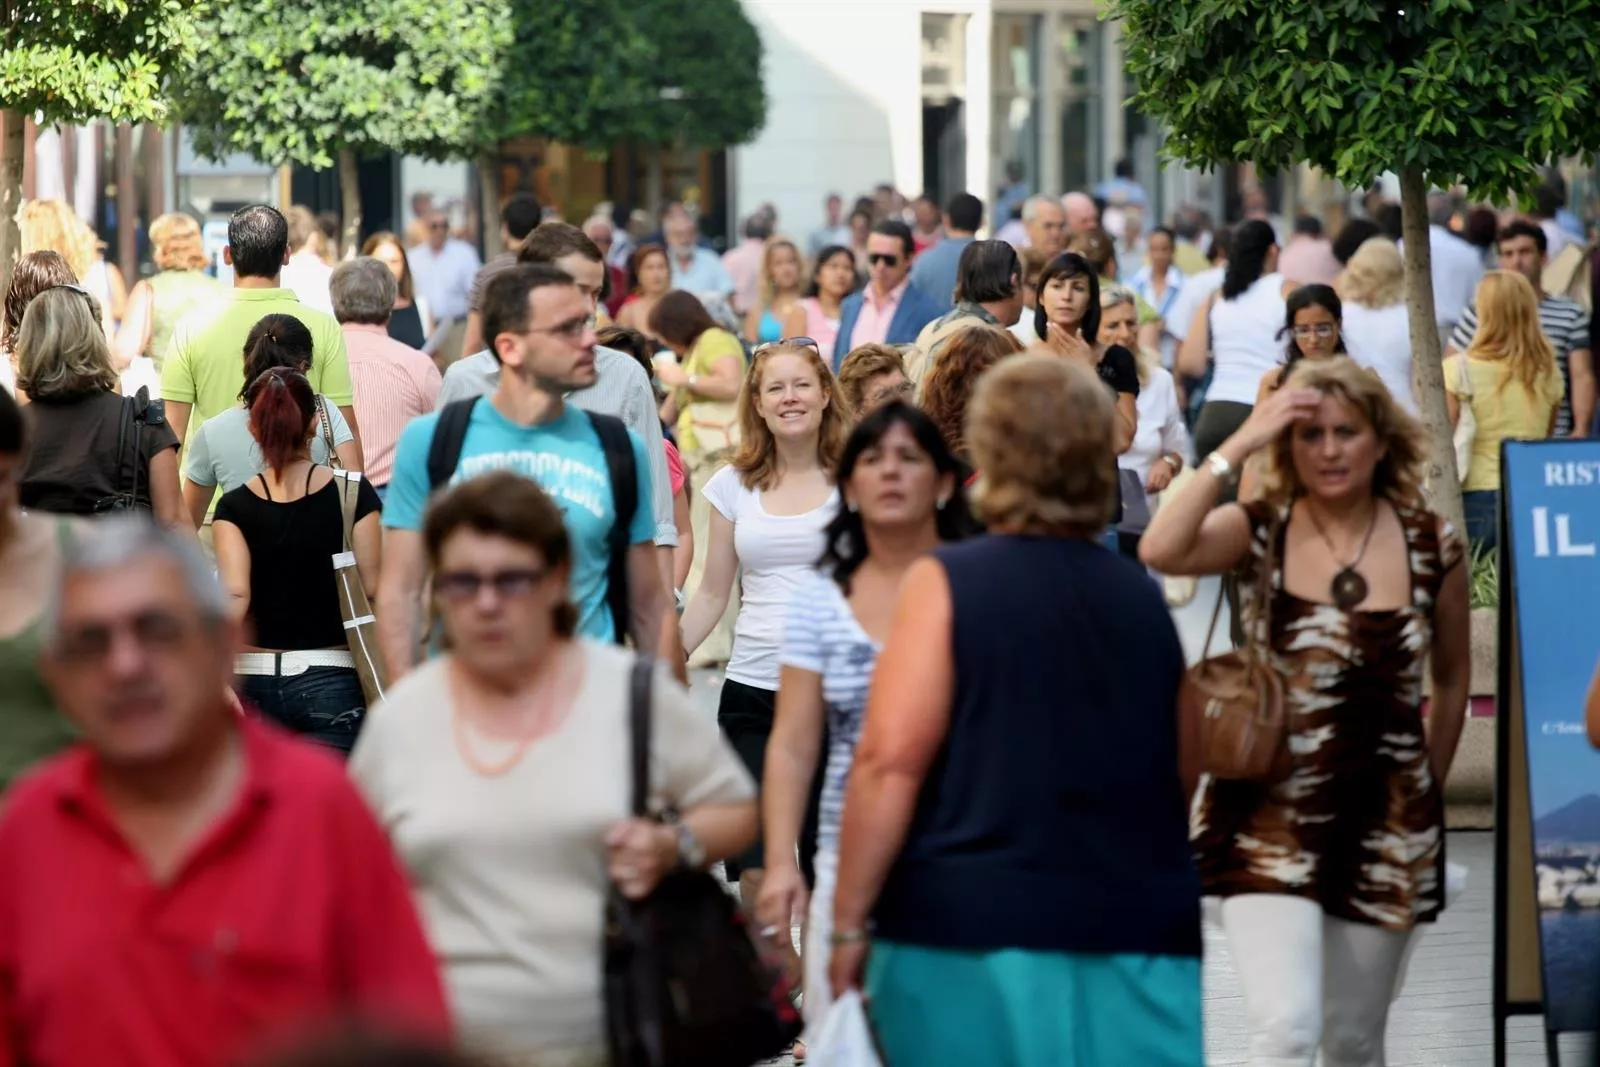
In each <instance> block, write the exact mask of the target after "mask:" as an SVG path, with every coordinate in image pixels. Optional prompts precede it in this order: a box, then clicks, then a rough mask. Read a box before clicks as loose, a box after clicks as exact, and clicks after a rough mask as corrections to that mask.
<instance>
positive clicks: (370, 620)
mask: <svg viewBox="0 0 1600 1067" xmlns="http://www.w3.org/2000/svg"><path fill="white" fill-rule="evenodd" d="M333 477H334V480H335V481H337V482H338V483H339V511H340V518H341V525H342V526H343V527H344V537H343V539H342V540H343V545H344V549H343V551H341V552H337V553H335V554H334V557H333V580H334V582H335V583H336V584H337V586H338V589H339V614H340V615H342V616H343V617H344V635H345V641H346V643H347V644H348V645H349V646H350V658H351V659H353V660H355V666H356V674H357V675H358V676H359V677H360V679H361V691H362V692H363V693H365V694H366V696H367V708H368V709H369V710H370V709H371V708H374V707H376V706H377V705H378V703H379V702H380V701H382V700H383V696H384V691H385V690H386V689H387V688H388V683H389V674H388V670H387V664H386V663H385V662H384V659H383V654H382V652H380V651H379V649H378V620H377V617H376V616H375V615H374V614H373V611H372V603H371V602H370V601H369V600H368V599H367V591H366V589H365V587H363V586H362V584H361V574H360V572H359V571H358V570H357V569H356V550H355V542H354V537H355V533H354V531H355V525H356V495H357V493H358V492H359V488H360V483H361V472H360V471H345V470H335V471H334V474H333Z"/></svg>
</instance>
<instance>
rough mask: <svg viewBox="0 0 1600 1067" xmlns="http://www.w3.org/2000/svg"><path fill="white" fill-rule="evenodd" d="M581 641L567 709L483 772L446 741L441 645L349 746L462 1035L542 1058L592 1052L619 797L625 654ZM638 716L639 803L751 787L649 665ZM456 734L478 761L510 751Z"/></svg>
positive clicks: (625, 782) (703, 799)
mask: <svg viewBox="0 0 1600 1067" xmlns="http://www.w3.org/2000/svg"><path fill="white" fill-rule="evenodd" d="M579 647H580V648H581V649H582V651H583V656H584V677H583V682H582V685H581V686H580V688H579V690H578V694H577V696H576V698H575V699H574V701H573V705H572V710H571V712H570V713H569V714H568V716H567V718H566V720H565V721H563V722H562V723H561V724H560V725H559V726H557V727H556V729H555V730H554V732H552V733H550V734H548V735H547V736H545V737H543V738H541V739H539V740H538V741H535V742H534V743H533V744H532V745H531V746H530V747H529V748H528V750H527V753H526V754H525V755H524V756H523V758H522V761H521V762H520V763H518V764H517V765H515V766H513V767H512V768H511V769H510V770H508V771H506V772H505V773H504V774H501V775H499V776H497V777H485V776H484V775H481V774H479V773H477V772H475V771H474V770H472V769H471V768H470V767H469V766H468V765H467V763H466V761H465V760H464V759H463V758H462V756H461V749H460V748H459V747H458V745H457V742H456V740H455V736H454V723H453V717H452V712H451V696H450V686H449V662H450V661H449V658H448V657H445V658H441V659H436V660H433V661H432V662H430V663H426V664H424V665H423V666H421V667H419V668H418V669H417V670H416V671H415V672H413V673H412V674H410V675H408V676H407V677H406V678H404V679H403V680H402V681H400V682H399V683H398V684H397V685H395V686H394V687H393V688H392V689H390V690H389V695H388V699H387V700H385V701H384V702H383V704H381V705H380V706H378V707H377V708H375V709H373V711H372V712H371V714H369V715H368V716H367V719H366V723H365V725H364V726H363V727H362V730H361V738H360V740H359V741H358V742H357V744H356V748H355V752H354V753H353V754H352V755H351V758H350V773H351V774H352V775H353V776H354V778H355V780H356V785H357V786H358V787H359V788H360V790H361V792H362V794H363V795H364V796H365V797H366V799H367V803H368V804H369V805H371V807H372V810H373V811H374V813H376V815H377V817H378V821H379V822H380V823H381V824H382V825H383V828H384V830H385V831H386V832H387V833H388V835H389V839H390V841H391V842H392V843H393V845H394V848H395V852H396V853H397V854H398V855H399V857H400V860H401V862H402V863H404V864H405V867H406V871H407V873H408V874H409V875H410V877H411V884H412V886H413V887H414V890H415V893H416V900H417V906H418V910H419V911H420V912H421V914H422V919H423V923H424V925H425V927H426V929H427V932H428V941H429V943H430V944H431V945H432V946H433V949H434V952H435V953H437V955H438V957H439V963H440V966H441V969H442V972H443V976H444V983H445V989H446V992H447V993H448V995H449V998H450V1008H451V1015H452V1018H453V1019H454V1022H455V1024H456V1026H457V1028H458V1030H459V1031H460V1036H461V1037H463V1038H464V1039H466V1040H467V1041H469V1042H472V1043H473V1044H482V1045H486V1046H488V1047H489V1048H490V1049H492V1050H496V1051H503V1052H505V1053H508V1054H510V1055H513V1056H521V1057H531V1058H533V1059H534V1061H535V1062H538V1063H541V1064H544V1063H550V1064H566V1063H583V1064H589V1063H602V1062H604V1048H605V1041H604V1030H603V1025H602V1024H603V1009H602V1005H601V988H600V986H601V975H602V973H603V966H602V961H601V945H602V935H603V930H602V923H603V918H604V910H605V895H606V887H607V884H608V880H607V873H606V848H605V844H604V839H605V835H606V832H607V831H608V830H609V829H610V828H611V827H612V826H613V825H615V824H616V823H617V822H618V821H620V820H622V819H624V818H626V817H627V816H628V813H629V803H630V797H629V771H628V766H629V751H630V750H629V743H630V735H629V725H628V686H629V675H630V673H631V669H632V666H633V654H632V653H631V652H627V651H625V650H623V649H620V648H616V647H614V646H611V645H605V644H599V643H592V642H589V641H581V642H580V644H579ZM654 720H655V721H654V723H653V725H652V730H651V756H650V771H651V775H650V777H651V794H652V797H651V799H652V803H653V804H659V805H661V806H664V807H668V806H669V807H673V808H676V809H679V810H687V809H689V808H693V807H696V806H698V805H700V804H707V803H730V802H734V801H740V800H747V799H749V798H750V797H752V796H753V795H754V793H755V790H754V786H753V784H752V783H751V781H750V776H749V774H748V773H746V771H745V769H744V765H743V764H741V763H740V762H739V758H738V756H737V755H735V754H734V752H733V750H732V749H731V748H729V747H728V744H727V742H726V741H724V740H723V738H722V734H721V731H720V730H718V728H717V724H716V720H714V719H712V718H711V717H709V716H706V715H702V714H699V713H698V712H696V711H695V709H694V707H693V705H692V704H691V702H690V700H689V695H688V693H686V692H685V691H684V690H683V688H682V687H681V686H679V685H678V684H677V683H676V682H674V681H673V680H672V679H671V678H670V677H669V676H668V675H667V673H666V671H665V670H660V671H658V672H657V674H656V681H655V706H654ZM469 738H471V735H469ZM471 739H472V740H473V741H475V745H474V748H473V751H475V752H476V753H477V754H478V755H479V758H481V759H484V760H487V761H492V762H497V761H499V760H502V759H504V758H505V754H507V753H508V751H509V749H508V747H504V746H498V745H496V744H495V743H494V742H493V741H490V740H488V739H484V738H471Z"/></svg>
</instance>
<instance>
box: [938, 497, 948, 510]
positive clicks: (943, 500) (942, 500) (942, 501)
mask: <svg viewBox="0 0 1600 1067" xmlns="http://www.w3.org/2000/svg"><path fill="white" fill-rule="evenodd" d="M948 503H950V498H949V497H947V496H942V497H940V498H939V504H938V507H939V510H940V511H943V510H944V506H945V505H946V504H948Z"/></svg>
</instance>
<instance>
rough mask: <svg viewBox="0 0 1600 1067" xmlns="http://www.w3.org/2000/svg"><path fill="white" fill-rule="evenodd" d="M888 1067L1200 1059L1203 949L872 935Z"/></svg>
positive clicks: (875, 1006)
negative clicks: (1002, 945)
mask: <svg viewBox="0 0 1600 1067" xmlns="http://www.w3.org/2000/svg"><path fill="white" fill-rule="evenodd" d="M866 993H867V997H868V1001H867V1005H868V1006H867V1012H868V1014H869V1015H870V1017H871V1019H872V1025H873V1029H874V1030H875V1031H876V1032H877V1036H878V1041H879V1044H880V1045H881V1046H882V1048H883V1054H884V1062H885V1065H886V1067H905V1065H914V1067H942V1065H946V1064H948V1065H949V1067H973V1065H975V1064H983V1065H984V1067H1121V1065H1125V1064H1126V1065H1129V1067H1132V1065H1138V1067H1203V1064H1204V1062H1205V1058H1204V1037H1203V1034H1202V1031H1201V1023H1200V961H1199V960H1198V959H1190V958H1186V957H1182V956H1138V955H1114V956H1110V955H1093V954H1089V953H1070V952H1030V951H1025V950H1022V949H1003V950H1000V951H997V952H960V951H955V950H952V949H939V948H925V947H923V946H920V945H908V944H902V943H898V942H894V941H874V942H873V944H872V954H871V955H870V956H869V957H868V959H867V975H866Z"/></svg>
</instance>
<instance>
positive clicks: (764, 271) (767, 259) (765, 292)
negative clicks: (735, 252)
mask: <svg viewBox="0 0 1600 1067" xmlns="http://www.w3.org/2000/svg"><path fill="white" fill-rule="evenodd" d="M780 248H787V249H788V250H789V251H791V252H793V253H794V261H795V266H796V267H798V268H799V273H797V274H796V275H795V279H796V281H795V291H796V292H801V291H803V290H804V289H805V285H806V279H807V278H809V277H810V275H808V274H807V273H806V257H805V256H803V255H801V254H800V246H799V245H797V244H795V243H794V242H793V241H791V240H789V238H787V237H774V238H772V239H771V240H770V241H768V242H767V247H766V249H765V250H764V251H763V252H762V253H761V306H762V307H764V308H769V307H771V306H772V302H773V300H775V299H777V296H778V287H777V286H776V285H774V284H773V281H772V257H773V254H774V253H776V252H777V251H778V249H780Z"/></svg>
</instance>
